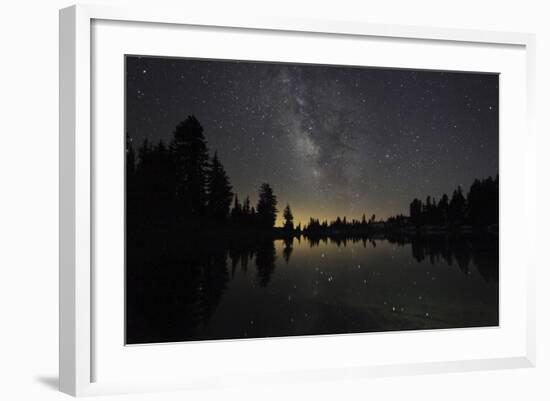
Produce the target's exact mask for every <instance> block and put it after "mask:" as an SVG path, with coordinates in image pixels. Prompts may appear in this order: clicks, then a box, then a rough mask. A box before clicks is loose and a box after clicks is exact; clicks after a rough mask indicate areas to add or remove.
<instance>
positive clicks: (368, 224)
mask: <svg viewBox="0 0 550 401" xmlns="http://www.w3.org/2000/svg"><path fill="white" fill-rule="evenodd" d="M375 224H376V215H374V214H373V215H372V216H371V217H370V218H369V219H368V220H367V217H366V216H365V214H363V217H362V218H361V220H356V219H352V220H349V221H348V220H347V217H345V216H344V217H343V218H340V216H338V217H336V219H335V220H333V221H330V222H329V221H327V220H324V221H323V222H321V221H319V219H315V218H313V217H311V218H310V219H309V222H308V224H307V225H306V226H305V227H304V229H303V232H304V233H306V234H317V233H322V232H326V231H331V232H352V233H353V232H365V231H368V230H369V229H371V228H372V227H373V226H374V225H375Z"/></svg>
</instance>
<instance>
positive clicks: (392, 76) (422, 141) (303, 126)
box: [126, 56, 499, 224]
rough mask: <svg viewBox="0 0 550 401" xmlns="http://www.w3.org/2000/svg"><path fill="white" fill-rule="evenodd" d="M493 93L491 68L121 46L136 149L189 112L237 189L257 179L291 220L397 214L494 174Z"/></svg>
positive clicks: (495, 83) (243, 192)
mask: <svg viewBox="0 0 550 401" xmlns="http://www.w3.org/2000/svg"><path fill="white" fill-rule="evenodd" d="M498 99H499V77H498V75H497V74H481V73H460V72H444V71H421V70H402V69H384V68H368V67H351V66H328V65H314V64H286V63H264V62H249V61H225V60H223V61H220V60H207V59H180V58H159V57H144V56H126V131H127V134H128V135H129V136H130V137H131V138H132V141H133V142H134V144H135V146H136V147H137V146H139V144H141V143H142V142H143V140H144V139H145V138H147V139H149V140H150V141H153V142H157V141H158V140H161V139H162V140H163V141H165V143H169V141H170V139H171V137H172V133H173V131H174V128H175V126H176V125H177V123H178V122H179V121H182V120H184V119H185V118H186V117H187V116H188V115H195V116H196V117H197V118H198V120H199V121H200V122H201V124H202V125H203V127H204V134H205V137H206V140H207V141H208V147H209V150H210V153H211V154H213V153H214V151H217V152H218V156H219V158H220V160H221V162H222V163H223V164H224V166H225V169H226V171H227V173H228V175H229V177H230V179H231V184H232V186H233V190H234V192H236V193H237V194H238V196H239V198H240V199H244V197H245V196H247V195H249V196H250V199H251V201H252V203H253V204H255V203H256V200H257V190H258V187H259V186H260V184H261V183H262V182H268V183H269V184H270V185H271V186H272V187H273V189H274V192H275V194H276V195H277V197H278V200H279V206H278V208H279V210H280V211H282V209H283V208H284V206H285V205H286V204H287V203H289V204H290V206H291V208H292V210H293V213H294V216H295V224H297V223H300V222H301V223H302V224H304V223H305V222H307V221H308V220H309V217H310V216H312V217H316V218H319V219H321V220H324V219H327V220H333V219H335V218H336V216H341V217H342V216H347V218H348V220H350V219H352V218H357V219H360V218H361V216H362V214H363V213H365V214H366V215H367V217H369V216H371V215H372V214H376V216H377V218H386V217H389V216H391V215H395V214H399V213H403V214H406V215H408V210H409V209H408V208H409V203H410V201H411V200H412V199H413V198H415V197H417V198H421V199H425V198H426V196H427V195H432V196H436V197H437V198H439V197H440V196H441V195H442V193H444V192H446V193H447V194H449V195H450V194H451V193H452V191H453V189H454V188H456V186H457V185H462V186H463V187H464V188H465V189H466V190H467V189H468V188H469V186H470V184H471V183H472V181H473V180H474V179H475V178H484V177H487V176H495V175H496V174H497V173H498V112H499V110H498ZM281 220H282V212H280V213H279V217H278V224H281Z"/></svg>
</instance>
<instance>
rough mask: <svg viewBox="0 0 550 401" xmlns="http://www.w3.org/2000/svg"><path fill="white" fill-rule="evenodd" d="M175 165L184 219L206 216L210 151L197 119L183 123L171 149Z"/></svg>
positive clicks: (178, 196) (177, 193) (191, 117)
mask: <svg viewBox="0 0 550 401" xmlns="http://www.w3.org/2000/svg"><path fill="white" fill-rule="evenodd" d="M170 149H171V151H172V154H173V157H174V163H175V173H176V196H177V199H178V202H179V205H181V209H180V211H181V214H182V215H184V216H195V217H196V216H202V215H204V212H205V208H206V174H207V169H208V149H207V145H206V139H205V138H204V135H203V128H202V126H201V124H200V123H199V121H198V120H197V118H196V117H195V116H189V117H187V119H185V121H182V122H180V123H179V124H178V125H177V126H176V129H175V131H174V139H173V141H172V144H171V147H170Z"/></svg>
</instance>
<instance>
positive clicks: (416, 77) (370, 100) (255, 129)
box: [60, 6, 536, 395]
mask: <svg viewBox="0 0 550 401" xmlns="http://www.w3.org/2000/svg"><path fill="white" fill-rule="evenodd" d="M60 52H61V54H60V78H61V79H60V99H61V100H60V211H61V213H60V214H61V221H60V243H61V248H60V388H61V390H62V391H64V392H67V393H70V394H73V395H89V394H104V393H115V392H130V391H153V390H166V389H197V388H209V387H213V386H225V385H229V384H231V385H235V384H237V385H238V384H245V383H247V382H256V383H263V382H281V383H284V382H290V381H295V380H329V379H331V378H342V377H347V378H357V379H360V378H363V377H369V376H380V375H400V374H411V373H424V372H425V373H429V372H441V371H465V370H477V369H498V368H509V367H528V366H533V365H534V363H535V339H534V277H533V270H534V264H535V262H536V261H535V260H533V258H534V257H533V256H532V255H534V253H533V252H532V251H531V247H532V245H531V244H533V243H534V241H532V239H533V238H532V236H533V235H534V234H533V233H534V231H535V230H534V229H532V227H530V225H532V224H534V223H532V222H534V221H535V219H534V216H535V214H536V212H535V207H534V205H533V204H532V199H534V191H535V182H534V171H535V165H534V157H533V156H534V144H535V137H534V133H533V131H532V129H531V122H532V112H533V104H532V102H533V87H534V71H533V65H534V63H533V58H534V37H533V36H532V35H529V34H518V33H501V32H476V31H466V30H448V29H435V28H421V27H403V26H378V25H371V24H367V23H357V22H354V23H352V22H329V21H302V20H292V19H290V18H288V19H287V18H256V17H255V18H252V17H251V18H250V19H243V20H240V21H235V20H226V19H224V18H223V17H215V16H200V15H194V16H190V15H185V14H183V13H179V12H177V11H176V12H170V13H167V12H161V11H158V10H154V9H152V8H151V9H149V8H147V9H138V8H135V9H113V8H108V7H104V6H73V7H70V8H67V9H64V10H61V13H60ZM520 230H521V232H522V235H521V236H518V235H517V233H518V232H520Z"/></svg>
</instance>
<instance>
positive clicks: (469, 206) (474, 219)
mask: <svg viewBox="0 0 550 401" xmlns="http://www.w3.org/2000/svg"><path fill="white" fill-rule="evenodd" d="M409 211H410V223H411V224H412V225H414V226H416V227H421V226H427V225H432V226H445V227H450V228H453V227H458V226H462V225H471V226H473V227H486V226H490V225H495V224H498V215H499V204H498V175H497V176H496V177H495V178H492V177H488V178H486V179H482V180H479V179H476V180H475V181H474V182H473V184H472V185H471V186H470V190H469V192H468V193H467V195H466V196H464V194H463V191H462V188H461V187H460V186H458V187H457V188H456V189H455V190H454V191H453V194H452V196H451V198H450V199H449V197H448V196H447V194H443V195H442V196H441V198H440V199H439V200H437V199H435V198H433V197H431V196H428V197H427V198H426V202H422V201H421V200H420V199H414V200H413V201H412V202H411V204H410V208H409Z"/></svg>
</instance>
